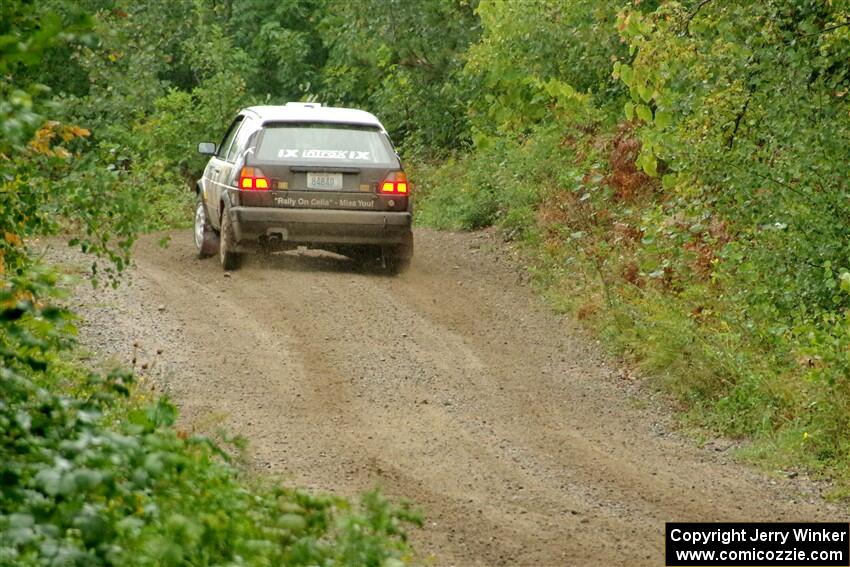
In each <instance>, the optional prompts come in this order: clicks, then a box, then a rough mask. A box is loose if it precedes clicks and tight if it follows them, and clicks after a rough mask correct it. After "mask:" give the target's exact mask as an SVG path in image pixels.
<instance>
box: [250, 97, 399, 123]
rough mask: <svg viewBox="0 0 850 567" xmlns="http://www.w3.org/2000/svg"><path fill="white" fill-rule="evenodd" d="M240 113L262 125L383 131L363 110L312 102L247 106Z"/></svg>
mask: <svg viewBox="0 0 850 567" xmlns="http://www.w3.org/2000/svg"><path fill="white" fill-rule="evenodd" d="M242 112H250V113H252V114H255V115H256V116H257V117H258V118H259V119H260V121H261V122H263V123H264V124H265V123H269V122H330V123H338V124H363V125H366V126H377V127H378V128H380V129H381V130H385V128H384V125H383V124H381V122H380V121H379V120H378V119H377V118H376V117H375V115H374V114H371V113H369V112H366V111H365V110H357V109H356V108H339V107H334V106H322V105H321V104H319V103H313V102H289V103H287V104H286V105H282V106H271V105H264V106H249V107H248V108H246V109H244V110H243V111H242Z"/></svg>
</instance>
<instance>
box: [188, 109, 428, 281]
mask: <svg viewBox="0 0 850 567" xmlns="http://www.w3.org/2000/svg"><path fill="white" fill-rule="evenodd" d="M198 150H199V151H200V152H201V153H203V154H205V155H209V156H210V160H209V162H208V164H207V166H206V168H205V170H204V175H203V177H202V178H201V179H199V180H198V182H197V186H196V190H197V193H198V204H197V208H196V215H195V241H196V245H197V246H198V251H199V254H200V255H201V256H205V255H212V254H213V253H215V248H216V247H218V249H219V250H218V251H219V255H220V257H221V260H222V264H223V265H224V267H225V268H226V269H232V268H234V267H236V266H237V265H238V263H239V259H240V257H241V254H243V253H245V252H256V251H274V250H281V249H287V248H294V247H297V246H309V247H316V248H324V249H331V250H334V251H341V252H343V253H346V254H349V255H352V256H354V257H367V258H372V259H374V258H377V259H379V260H381V261H382V262H383V263H384V264H385V265H387V266H388V267H389V268H390V269H392V270H396V271H397V270H399V269H401V268H403V267H404V266H406V264H407V263H408V262H409V260H410V257H411V256H412V253H413V235H412V230H411V223H412V202H411V199H410V184H409V183H408V181H407V178H406V176H405V173H404V170H403V168H402V165H401V162H400V160H399V158H398V155H397V154H396V152H395V150H394V149H393V147H392V144H391V142H390V139H389V136H388V135H387V132H386V130H385V129H384V127H383V125H382V124H381V123H380V122H379V121H378V119H377V118H376V117H375V116H373V115H372V114H369V113H368V112H364V111H362V110H355V109H347V108H332V107H322V106H321V105H319V104H313V103H289V104H287V105H285V106H253V107H249V108H246V109H244V110H242V111H241V112H239V114H238V115H237V116H236V118H235V119H234V120H233V122H232V123H231V124H230V126H229V128H228V129H227V131H226V133H225V135H224V137H223V139H222V142H221V143H220V144H213V143H209V142H206V143H201V144H199V146H198Z"/></svg>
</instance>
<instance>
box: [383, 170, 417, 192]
mask: <svg viewBox="0 0 850 567" xmlns="http://www.w3.org/2000/svg"><path fill="white" fill-rule="evenodd" d="M409 192H410V189H409V185H408V184H407V175H405V174H404V172H403V171H393V172H392V173H390V174H389V175H387V178H386V179H384V180H383V181H381V182H380V183H378V193H380V194H382V195H402V196H404V195H407V194H408V193H409Z"/></svg>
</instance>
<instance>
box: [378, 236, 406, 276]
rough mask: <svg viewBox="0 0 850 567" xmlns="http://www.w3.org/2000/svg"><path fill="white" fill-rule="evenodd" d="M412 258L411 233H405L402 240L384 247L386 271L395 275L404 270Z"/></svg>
mask: <svg viewBox="0 0 850 567" xmlns="http://www.w3.org/2000/svg"><path fill="white" fill-rule="evenodd" d="M411 260H413V234H408V235H406V237H405V239H404V242H402V243H401V244H396V245H395V246H388V247H387V248H385V249H384V263H385V265H386V267H387V273H389V274H391V275H397V274H400V273H402V272H404V271H406V270H407V269H408V268H409V267H410V262H411Z"/></svg>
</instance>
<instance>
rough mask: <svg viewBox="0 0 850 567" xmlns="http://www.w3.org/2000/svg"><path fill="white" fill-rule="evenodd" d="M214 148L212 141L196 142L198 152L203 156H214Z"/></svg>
mask: <svg viewBox="0 0 850 567" xmlns="http://www.w3.org/2000/svg"><path fill="white" fill-rule="evenodd" d="M216 149H217V148H216V147H215V144H213V143H212V142H201V143H200V144H198V153H199V154H202V155H205V156H214V155H215V151H216Z"/></svg>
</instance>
